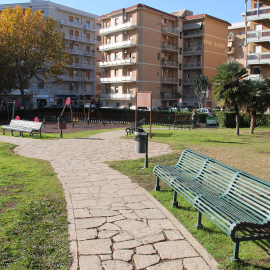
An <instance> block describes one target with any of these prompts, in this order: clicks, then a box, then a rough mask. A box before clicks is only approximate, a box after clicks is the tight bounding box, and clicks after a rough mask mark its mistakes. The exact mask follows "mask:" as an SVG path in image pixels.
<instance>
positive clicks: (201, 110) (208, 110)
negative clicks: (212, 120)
mask: <svg viewBox="0 0 270 270" xmlns="http://www.w3.org/2000/svg"><path fill="white" fill-rule="evenodd" d="M197 113H208V114H209V115H211V116H215V112H214V111H213V110H212V109H211V108H199V109H197Z"/></svg>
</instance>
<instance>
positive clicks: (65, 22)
mask: <svg viewBox="0 0 270 270" xmlns="http://www.w3.org/2000/svg"><path fill="white" fill-rule="evenodd" d="M59 24H61V25H68V26H73V27H77V28H83V24H82V23H77V22H71V21H69V20H67V19H60V20H59Z"/></svg>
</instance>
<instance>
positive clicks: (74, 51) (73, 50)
mask: <svg viewBox="0 0 270 270" xmlns="http://www.w3.org/2000/svg"><path fill="white" fill-rule="evenodd" d="M69 53H70V54H76V55H83V51H81V50H75V49H69Z"/></svg>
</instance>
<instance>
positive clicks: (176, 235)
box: [164, 231, 185, 241]
mask: <svg viewBox="0 0 270 270" xmlns="http://www.w3.org/2000/svg"><path fill="white" fill-rule="evenodd" d="M164 232H165V235H166V236H167V238H168V239H169V240H171V241H173V240H183V239H185V238H184V236H183V235H182V234H181V233H180V232H179V231H164Z"/></svg>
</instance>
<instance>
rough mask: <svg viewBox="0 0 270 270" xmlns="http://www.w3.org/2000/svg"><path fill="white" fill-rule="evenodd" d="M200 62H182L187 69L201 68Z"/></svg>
mask: <svg viewBox="0 0 270 270" xmlns="http://www.w3.org/2000/svg"><path fill="white" fill-rule="evenodd" d="M201 67H202V62H193V63H184V64H183V68H184V69H189V68H201Z"/></svg>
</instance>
